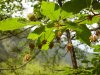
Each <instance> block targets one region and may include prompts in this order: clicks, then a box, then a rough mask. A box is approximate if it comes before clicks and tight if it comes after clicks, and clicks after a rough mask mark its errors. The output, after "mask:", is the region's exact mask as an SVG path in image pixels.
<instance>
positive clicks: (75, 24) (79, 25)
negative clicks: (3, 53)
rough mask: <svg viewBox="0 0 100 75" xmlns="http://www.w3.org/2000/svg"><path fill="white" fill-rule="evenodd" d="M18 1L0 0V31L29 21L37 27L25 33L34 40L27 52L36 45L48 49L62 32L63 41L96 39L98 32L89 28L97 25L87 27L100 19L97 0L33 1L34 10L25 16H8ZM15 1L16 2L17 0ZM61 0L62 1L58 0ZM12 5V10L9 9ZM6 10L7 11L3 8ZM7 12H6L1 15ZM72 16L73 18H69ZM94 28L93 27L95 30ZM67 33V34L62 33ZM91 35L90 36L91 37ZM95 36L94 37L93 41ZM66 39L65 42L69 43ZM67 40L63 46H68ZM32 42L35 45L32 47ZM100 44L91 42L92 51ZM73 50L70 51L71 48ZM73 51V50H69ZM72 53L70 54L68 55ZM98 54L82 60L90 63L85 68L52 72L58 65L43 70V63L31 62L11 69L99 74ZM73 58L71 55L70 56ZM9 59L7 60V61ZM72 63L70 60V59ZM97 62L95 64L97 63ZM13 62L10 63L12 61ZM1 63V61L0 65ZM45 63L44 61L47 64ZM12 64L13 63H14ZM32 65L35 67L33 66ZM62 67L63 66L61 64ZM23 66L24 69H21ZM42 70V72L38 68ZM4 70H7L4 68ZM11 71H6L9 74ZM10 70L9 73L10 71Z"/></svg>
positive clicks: (21, 26)
mask: <svg viewBox="0 0 100 75" xmlns="http://www.w3.org/2000/svg"><path fill="white" fill-rule="evenodd" d="M16 1H17V2H18V5H16V4H14V0H10V1H9V0H1V1H0V4H1V5H0V9H1V10H0V17H3V18H0V31H1V32H7V31H13V30H17V29H19V30H20V29H23V30H24V29H25V28H24V27H25V26H27V25H29V26H30V27H29V28H30V29H31V28H33V27H35V26H36V28H35V29H34V30H33V31H32V30H30V31H29V34H28V35H27V39H30V40H32V41H34V43H31V46H30V49H29V50H30V53H32V52H31V50H33V48H34V50H35V49H36V50H37V49H39V50H48V49H51V48H52V47H53V46H54V44H55V42H56V43H58V44H60V45H61V36H62V35H64V36H66V38H67V41H66V42H68V43H69V42H70V44H71V43H72V40H77V39H78V40H79V41H80V42H81V43H84V44H87V45H88V46H91V44H92V42H94V43H95V42H97V41H98V38H99V35H100V32H98V35H97V33H95V36H96V37H98V38H96V37H94V35H93V36H92V34H91V31H95V30H96V29H100V27H99V26H98V27H97V28H96V29H90V28H89V26H90V27H92V24H94V23H98V22H99V21H100V10H99V9H100V8H99V7H100V2H99V0H98V1H97V0H70V1H63V3H62V4H61V3H59V0H58V1H56V2H49V1H45V0H43V1H42V0H39V1H38V3H37V4H36V5H34V12H33V13H32V14H29V15H28V20H27V19H24V18H8V17H9V16H8V15H9V14H8V13H10V15H11V14H12V13H14V12H15V11H16V9H17V11H19V10H21V9H22V4H21V1H22V0H16ZM16 1H15V2H16ZM60 2H62V1H61V0H60ZM12 9H15V10H14V11H11V10H12ZM5 11H6V12H5ZM5 14H6V16H4V15H5ZM72 19H74V20H73V21H72ZM95 32H96V31H95ZM63 33H66V34H63ZM71 33H75V35H71ZM91 36H92V37H91ZM90 37H91V38H90ZM93 40H95V41H93ZM68 43H67V44H68ZM67 44H66V46H67ZM33 46H34V47H33ZM99 46H100V45H96V46H94V51H95V52H99V49H100V47H99ZM73 48H74V46H73V45H72V46H71V47H70V53H71V52H74V51H73V50H72V49H73ZM71 50H72V51H71ZM72 54H75V53H72ZM71 57H72V56H71ZM99 58H100V57H99V55H97V56H96V57H95V58H93V59H92V61H91V62H90V61H88V60H84V61H83V62H82V63H88V62H90V63H92V67H86V68H84V67H83V66H82V68H77V69H72V68H66V69H65V68H64V72H59V73H57V72H54V71H55V67H57V68H59V67H58V66H53V67H52V68H51V67H50V66H51V65H50V66H49V67H50V68H51V69H53V70H52V72H51V69H46V71H44V68H43V66H42V67H41V66H39V64H36V65H33V63H31V64H28V65H27V66H26V67H25V68H22V69H21V70H18V71H17V70H16V71H17V72H16V71H15V70H14V72H13V74H16V73H18V74H22V75H24V72H25V74H26V75H28V74H36V75H40V74H44V75H61V74H62V75H65V74H68V75H72V74H79V75H84V74H85V75H92V74H97V75H98V74H100V73H99V70H100V69H99V67H100V64H99V63H98V62H100V61H99ZM72 60H73V58H72ZM8 62H9V61H8ZM72 63H73V62H72ZM96 63H98V64H96ZM11 64H13V63H11ZM3 65H4V66H6V67H8V68H12V65H10V67H9V65H5V64H4V63H3ZM1 66H2V65H1ZM46 66H47V65H46ZM13 67H14V66H13ZM34 67H35V68H36V69H35V70H34ZM60 68H62V67H60ZM22 70H24V71H23V72H21V71H22ZM41 71H42V72H41ZM5 73H6V72H5ZM10 73H11V72H9V74H10ZM13 74H12V73H11V75H13Z"/></svg>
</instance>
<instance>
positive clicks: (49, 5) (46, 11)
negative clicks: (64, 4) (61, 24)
mask: <svg viewBox="0 0 100 75" xmlns="http://www.w3.org/2000/svg"><path fill="white" fill-rule="evenodd" d="M41 12H42V14H43V15H45V16H47V17H48V18H50V19H51V20H58V19H59V16H60V8H59V6H58V5H57V4H55V3H53V2H44V1H43V2H42V5H41Z"/></svg>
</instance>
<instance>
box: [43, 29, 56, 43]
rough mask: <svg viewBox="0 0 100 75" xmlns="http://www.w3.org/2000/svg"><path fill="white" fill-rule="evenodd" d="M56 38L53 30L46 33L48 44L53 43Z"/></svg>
mask: <svg viewBox="0 0 100 75" xmlns="http://www.w3.org/2000/svg"><path fill="white" fill-rule="evenodd" d="M54 37H55V33H54V32H53V30H52V29H47V30H46V32H45V38H46V39H47V41H48V42H51V41H52V40H53V39H54Z"/></svg>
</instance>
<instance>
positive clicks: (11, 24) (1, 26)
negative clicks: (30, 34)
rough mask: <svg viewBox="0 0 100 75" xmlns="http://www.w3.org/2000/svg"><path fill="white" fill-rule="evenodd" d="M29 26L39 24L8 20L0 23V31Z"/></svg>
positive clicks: (15, 19) (17, 19) (13, 19)
mask: <svg viewBox="0 0 100 75" xmlns="http://www.w3.org/2000/svg"><path fill="white" fill-rule="evenodd" d="M30 24H31V25H37V24H40V22H29V21H26V20H22V19H20V18H8V19H5V20H2V21H0V30H1V31H8V30H15V29H19V28H23V27H24V26H26V25H30Z"/></svg>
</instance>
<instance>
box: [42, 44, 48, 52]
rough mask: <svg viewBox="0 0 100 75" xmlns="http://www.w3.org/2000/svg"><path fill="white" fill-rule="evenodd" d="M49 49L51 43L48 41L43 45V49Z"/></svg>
mask: <svg viewBox="0 0 100 75" xmlns="http://www.w3.org/2000/svg"><path fill="white" fill-rule="evenodd" d="M48 49H49V44H48V43H46V44H45V45H43V46H42V48H41V50H48Z"/></svg>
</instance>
